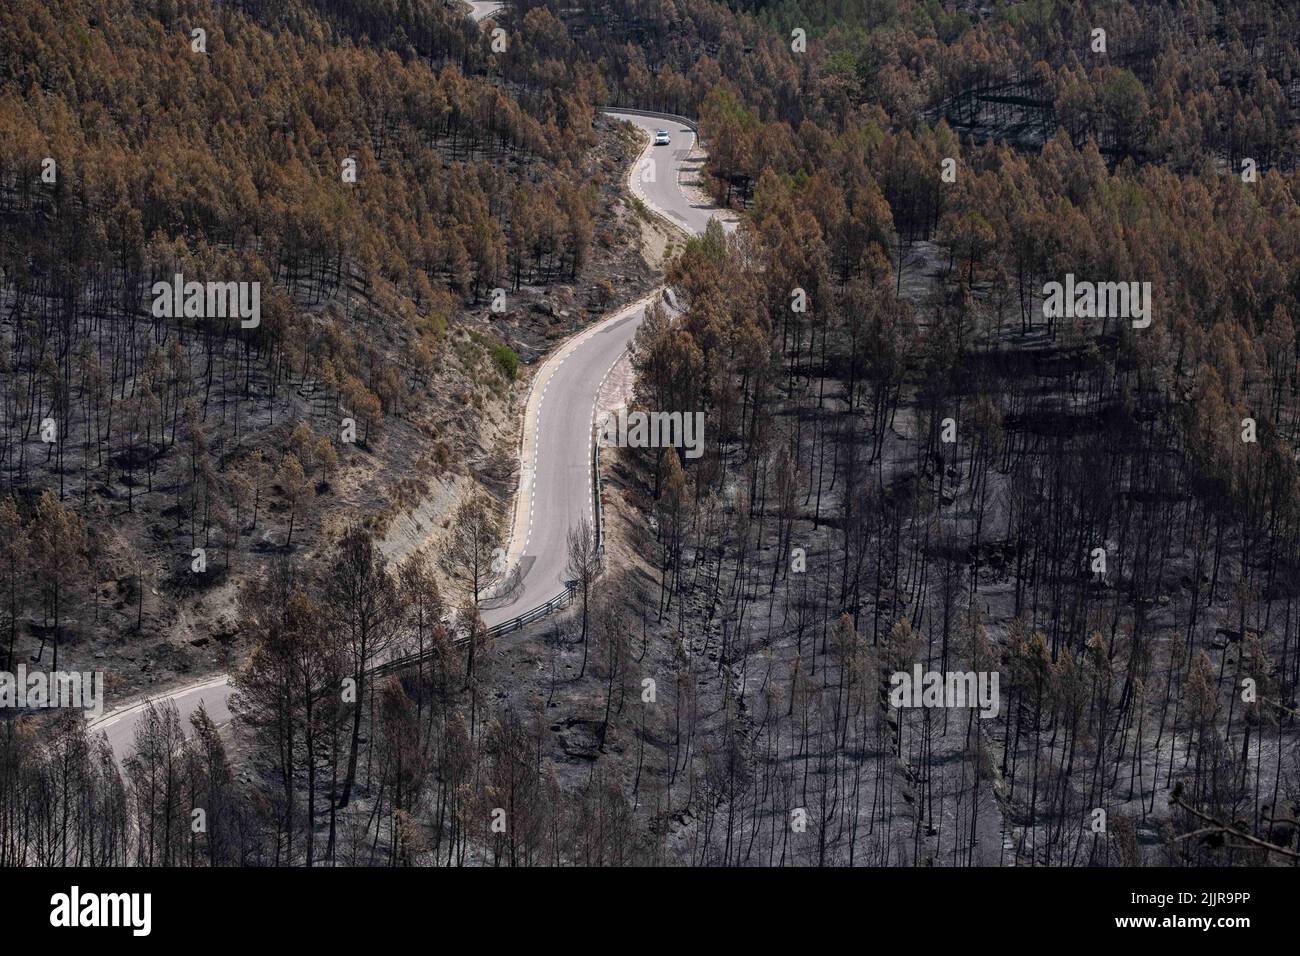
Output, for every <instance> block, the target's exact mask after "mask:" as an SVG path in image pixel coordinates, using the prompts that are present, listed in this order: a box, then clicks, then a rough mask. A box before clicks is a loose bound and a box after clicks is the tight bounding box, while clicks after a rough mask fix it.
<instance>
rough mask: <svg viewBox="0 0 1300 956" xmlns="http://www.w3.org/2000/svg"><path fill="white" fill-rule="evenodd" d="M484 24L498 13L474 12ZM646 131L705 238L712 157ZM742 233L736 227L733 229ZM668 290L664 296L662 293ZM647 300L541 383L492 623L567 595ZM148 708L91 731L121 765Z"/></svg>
mask: <svg viewBox="0 0 1300 956" xmlns="http://www.w3.org/2000/svg"><path fill="white" fill-rule="evenodd" d="M473 6H474V7H475V15H476V17H475V18H476V20H477V19H482V17H483V16H487V15H488V14H489V13H491V12H493V11H491V10H489V11H485V12H483V13H482V15H481V16H479V15H478V14H479V13H480V8H484V7H494V8H497V7H499V4H490V3H475V4H473ZM610 115H611V116H613V117H615V118H617V119H623V120H627V121H628V122H630V123H632V124H634V125H635V126H637V127H639V128H640V129H641V130H643V131H644V132H645V134H646V137H647V143H648V144H649V143H652V142H653V135H654V132H655V131H656V130H660V129H666V130H668V131H669V134H670V136H671V140H672V141H671V143H670V144H669V145H667V146H654V145H647V146H646V147H645V149H644V151H643V152H642V154H641V156H640V157H639V158H638V159H637V162H636V163H634V164H633V168H632V173H631V177H630V183H629V185H630V186H631V189H632V192H633V193H634V194H635V195H637V196H638V197H639V198H640V199H641V200H642V201H643V202H645V203H646V204H647V205H648V206H649V207H651V208H652V209H653V210H654V211H655V212H657V213H659V214H660V215H661V216H663V217H665V218H666V219H668V220H670V221H671V222H673V223H675V224H676V225H677V226H679V227H680V228H682V229H683V230H685V231H686V232H688V233H691V234H695V235H698V234H700V233H702V232H703V231H704V228H705V226H707V225H708V222H709V219H710V218H712V217H713V216H714V215H715V214H717V212H718V210H716V209H714V208H713V207H711V206H709V205H708V203H707V202H706V201H704V200H703V199H702V198H701V196H702V194H701V193H699V192H697V190H696V189H695V188H693V187H692V185H691V184H692V182H693V181H694V180H696V179H697V178H698V175H699V168H700V164H701V163H702V161H703V153H702V151H701V150H700V149H699V148H698V144H697V143H696V137H695V134H694V132H693V131H692V130H691V129H690V127H688V126H685V125H683V124H681V123H679V122H673V121H669V120H665V119H662V118H655V117H645V116H639V115H633V114H629V113H618V112H612V111H611V112H610ZM724 225H725V226H726V227H727V228H729V229H730V228H734V218H731V217H729V221H727V222H726V223H724ZM656 291H659V290H656ZM647 302H648V300H642V301H641V302H638V303H634V304H633V305H631V306H628V307H626V308H624V309H622V310H620V311H619V312H616V313H614V314H613V315H611V316H609V317H607V318H605V319H602V320H601V321H600V322H598V323H596V324H595V325H594V326H590V327H588V328H587V329H584V330H583V331H581V332H579V333H577V334H576V335H575V336H573V337H572V338H570V339H569V340H568V341H566V342H565V343H564V344H563V345H562V346H561V347H560V348H559V349H557V350H556V352H555V353H554V354H553V355H552V356H551V357H550V358H548V359H547V360H546V361H545V362H544V363H543V364H542V366H541V367H540V368H539V369H538V371H537V373H536V375H535V376H534V380H533V385H532V388H531V391H530V394H529V401H528V408H527V410H526V412H525V418H524V429H525V436H524V442H523V450H522V454H521V461H520V469H521V470H520V486H519V491H518V501H517V504H516V514H515V522H514V528H513V532H512V535H511V542H510V548H509V549H508V552H507V564H508V567H509V568H510V569H511V570H512V571H514V572H515V573H514V581H515V586H514V587H513V588H512V589H511V591H510V593H509V594H508V595H505V596H502V597H498V598H496V599H490V600H488V601H485V602H484V604H483V609H482V616H483V620H484V622H485V623H486V624H487V625H488V626H489V627H490V626H492V625H493V624H497V623H500V622H502V621H506V620H509V619H511V618H514V617H516V616H518V615H520V614H523V613H525V612H526V611H530V610H532V609H534V608H537V607H540V606H542V605H543V604H546V603H547V602H548V601H550V600H552V599H553V598H555V597H557V596H558V595H559V594H560V593H561V592H562V591H563V590H564V581H565V577H566V575H565V568H566V566H567V564H568V533H569V529H570V528H571V527H576V526H577V525H578V524H579V523H580V522H581V520H582V519H583V518H586V519H587V520H588V521H591V520H592V503H593V499H592V491H593V489H592V475H591V442H592V426H593V419H594V414H595V407H596V399H597V394H598V392H599V390H600V385H601V383H602V382H603V380H604V378H605V376H606V374H607V373H608V372H609V370H610V369H611V368H612V367H613V366H614V364H615V363H616V362H617V361H618V360H619V358H620V357H621V356H622V355H623V353H624V352H625V351H626V350H627V347H628V345H629V344H630V343H631V341H632V336H633V334H635V332H636V329H637V326H639V325H640V324H641V320H642V319H643V318H644V316H645V308H646V304H647ZM230 694H231V687H230V685H229V682H228V678H227V676H226V675H220V676H217V677H213V678H210V679H208V680H205V681H204V682H202V683H198V684H193V685H189V686H187V687H182V688H179V689H177V690H175V691H173V692H171V693H170V694H166V695H164V696H162V697H160V698H156V700H157V701H162V700H170V701H171V702H172V703H174V704H175V705H176V708H177V710H178V711H179V712H180V716H181V720H182V723H183V725H184V727H185V729H186V731H188V730H189V717H190V714H192V713H193V712H194V711H196V710H197V709H198V707H199V704H200V703H202V704H203V705H204V706H205V707H206V708H207V711H208V715H209V716H210V717H211V718H212V720H213V721H214V722H216V723H218V724H223V723H226V722H227V721H229V719H230V707H229V700H230ZM144 712H145V702H143V701H142V702H138V703H135V704H132V705H129V706H127V707H124V708H121V709H118V710H116V711H112V712H110V713H107V714H104V715H103V716H101V717H99V718H96V719H95V720H92V721H91V724H90V729H91V731H92V732H95V733H98V732H100V731H102V732H104V733H106V734H107V735H108V740H109V743H110V745H111V746H112V748H113V752H114V753H115V754H116V755H117V758H118V760H119V761H121V760H122V759H124V758H125V756H126V755H127V754H128V753H130V751H131V749H132V747H133V744H134V739H135V729H136V726H137V725H138V723H139V721H140V719H141V718H142V716H143V714H144Z"/></svg>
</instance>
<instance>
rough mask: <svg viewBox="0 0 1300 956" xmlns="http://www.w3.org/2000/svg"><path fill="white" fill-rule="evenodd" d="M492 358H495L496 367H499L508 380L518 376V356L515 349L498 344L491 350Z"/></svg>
mask: <svg viewBox="0 0 1300 956" xmlns="http://www.w3.org/2000/svg"><path fill="white" fill-rule="evenodd" d="M492 358H493V359H495V360H496V363H497V368H499V369H501V374H502V375H504V376H505V377H506V378H508V379H510V381H512V382H513V381H514V380H515V379H516V378H518V377H519V356H518V355H516V354H515V350H514V349H512V348H511V347H510V346H508V345H498V346H497V347H496V348H494V349H493V350H492Z"/></svg>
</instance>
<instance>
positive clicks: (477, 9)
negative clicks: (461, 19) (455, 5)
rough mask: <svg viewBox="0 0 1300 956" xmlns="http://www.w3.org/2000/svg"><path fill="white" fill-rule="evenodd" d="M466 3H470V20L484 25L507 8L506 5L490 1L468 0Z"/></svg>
mask: <svg viewBox="0 0 1300 956" xmlns="http://www.w3.org/2000/svg"><path fill="white" fill-rule="evenodd" d="M466 2H467V3H469V18H470V19H471V20H473V21H474V22H475V23H482V22H483V21H484V20H486V19H487V18H488V17H490V16H492V15H494V14H496V13H497V12H499V11H500V10H502V9H504V8H505V4H504V3H493V2H490V0H466Z"/></svg>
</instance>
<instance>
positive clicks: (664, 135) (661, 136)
mask: <svg viewBox="0 0 1300 956" xmlns="http://www.w3.org/2000/svg"><path fill="white" fill-rule="evenodd" d="M668 142H669V140H668V130H666V129H661V130H656V131H655V145H656V146H667V145H668Z"/></svg>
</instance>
